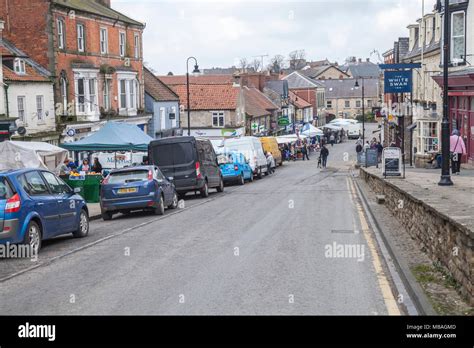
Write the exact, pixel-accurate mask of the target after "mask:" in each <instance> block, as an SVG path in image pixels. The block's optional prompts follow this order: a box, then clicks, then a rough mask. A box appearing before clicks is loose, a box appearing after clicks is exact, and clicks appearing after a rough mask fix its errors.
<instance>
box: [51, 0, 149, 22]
mask: <svg viewBox="0 0 474 348" xmlns="http://www.w3.org/2000/svg"><path fill="white" fill-rule="evenodd" d="M51 2H52V3H53V4H54V5H56V6H61V7H66V8H68V9H72V10H75V11H83V12H87V13H91V14H94V15H97V16H101V17H107V18H110V19H114V20H119V21H121V22H124V23H128V24H132V25H136V26H139V27H145V24H144V23H141V22H139V21H136V20H134V19H132V18H130V17H128V16H125V15H124V14H122V13H120V12H118V11H116V10H114V9H112V8H110V7H107V6H104V5H102V4H100V3H99V2H97V1H96V0H51Z"/></svg>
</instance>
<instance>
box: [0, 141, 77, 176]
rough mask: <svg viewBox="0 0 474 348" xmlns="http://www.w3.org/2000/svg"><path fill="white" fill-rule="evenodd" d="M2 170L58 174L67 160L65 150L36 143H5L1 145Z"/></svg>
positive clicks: (0, 164)
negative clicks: (39, 169) (25, 169)
mask: <svg viewBox="0 0 474 348" xmlns="http://www.w3.org/2000/svg"><path fill="white" fill-rule="evenodd" d="M0 153H1V154H2V160H1V161H0V170H6V169H21V168H41V169H48V170H51V171H53V172H58V168H59V166H60V165H61V164H62V163H63V162H64V160H65V159H66V157H67V155H68V152H67V151H66V150H65V149H62V148H60V147H57V146H54V145H51V144H49V143H43V142H34V141H4V142H1V143H0Z"/></svg>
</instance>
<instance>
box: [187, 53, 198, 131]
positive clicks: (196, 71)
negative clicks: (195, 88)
mask: <svg viewBox="0 0 474 348" xmlns="http://www.w3.org/2000/svg"><path fill="white" fill-rule="evenodd" d="M191 59H194V70H193V74H199V73H200V71H199V66H198V62H197V59H196V58H194V57H189V58H188V59H187V60H186V93H187V101H188V136H190V135H191V103H190V102H189V61H190V60H191Z"/></svg>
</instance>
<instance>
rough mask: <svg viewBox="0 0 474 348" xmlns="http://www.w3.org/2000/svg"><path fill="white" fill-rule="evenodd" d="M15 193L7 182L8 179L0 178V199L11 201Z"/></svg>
mask: <svg viewBox="0 0 474 348" xmlns="http://www.w3.org/2000/svg"><path fill="white" fill-rule="evenodd" d="M13 194H14V192H13V190H12V188H11V186H10V184H9V183H8V181H7V178H5V177H4V176H3V177H0V199H9V198H11V197H12V196H13Z"/></svg>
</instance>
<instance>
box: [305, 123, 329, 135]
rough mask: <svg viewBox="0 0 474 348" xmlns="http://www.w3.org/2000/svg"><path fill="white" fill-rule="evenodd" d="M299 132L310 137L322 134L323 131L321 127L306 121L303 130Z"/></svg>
mask: <svg viewBox="0 0 474 348" xmlns="http://www.w3.org/2000/svg"><path fill="white" fill-rule="evenodd" d="M301 134H303V135H306V136H308V137H310V138H312V137H315V136H318V135H324V132H323V131H322V130H321V129H319V128H316V127H315V126H313V125H312V124H310V123H308V124H306V125H305V126H304V127H303V132H302V133H301Z"/></svg>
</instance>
